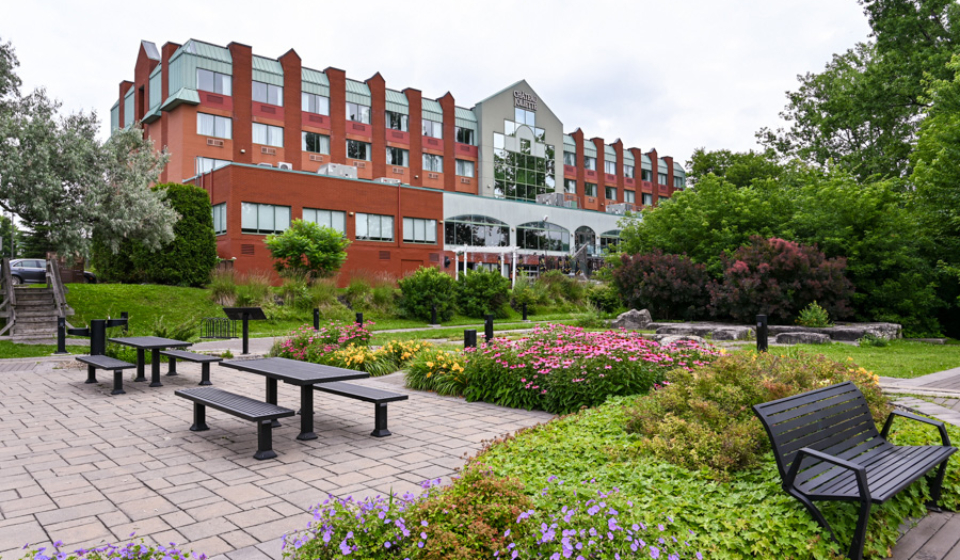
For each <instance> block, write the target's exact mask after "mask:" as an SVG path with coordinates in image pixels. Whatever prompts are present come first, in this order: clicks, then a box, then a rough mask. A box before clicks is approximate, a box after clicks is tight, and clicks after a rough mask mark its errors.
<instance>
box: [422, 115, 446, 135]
mask: <svg viewBox="0 0 960 560" xmlns="http://www.w3.org/2000/svg"><path fill="white" fill-rule="evenodd" d="M423 135H424V136H429V137H431V138H443V123H438V122H436V121H428V120H427V119H423Z"/></svg>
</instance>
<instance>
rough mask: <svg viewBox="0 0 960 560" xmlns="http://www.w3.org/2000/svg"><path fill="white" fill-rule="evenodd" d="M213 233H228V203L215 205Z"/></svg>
mask: <svg viewBox="0 0 960 560" xmlns="http://www.w3.org/2000/svg"><path fill="white" fill-rule="evenodd" d="M213 233H214V234H216V235H221V234H224V233H227V203H226V202H223V203H221V204H217V205H214V207H213Z"/></svg>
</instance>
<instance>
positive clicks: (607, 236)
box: [600, 229, 620, 253]
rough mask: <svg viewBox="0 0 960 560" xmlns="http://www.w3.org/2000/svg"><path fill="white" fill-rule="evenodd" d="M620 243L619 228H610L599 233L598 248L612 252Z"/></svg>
mask: <svg viewBox="0 0 960 560" xmlns="http://www.w3.org/2000/svg"><path fill="white" fill-rule="evenodd" d="M618 245H620V230H619V229H612V230H610V231H605V232H603V233H601V234H600V249H601V250H604V251H608V252H611V253H614V252H616V251H617V250H618Z"/></svg>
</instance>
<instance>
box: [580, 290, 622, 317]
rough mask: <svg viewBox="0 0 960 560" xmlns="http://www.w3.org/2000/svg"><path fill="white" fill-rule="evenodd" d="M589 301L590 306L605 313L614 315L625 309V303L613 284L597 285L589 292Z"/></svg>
mask: <svg viewBox="0 0 960 560" xmlns="http://www.w3.org/2000/svg"><path fill="white" fill-rule="evenodd" d="M587 301H589V302H590V305H592V306H593V307H595V308H597V309H599V310H600V311H603V312H604V313H613V312H614V311H616V310H618V309H620V308H621V307H623V301H622V300H621V299H620V294H619V293H618V292H617V289H616V288H615V287H614V286H612V285H611V284H597V285H594V286H591V287H590V288H589V289H588V290H587Z"/></svg>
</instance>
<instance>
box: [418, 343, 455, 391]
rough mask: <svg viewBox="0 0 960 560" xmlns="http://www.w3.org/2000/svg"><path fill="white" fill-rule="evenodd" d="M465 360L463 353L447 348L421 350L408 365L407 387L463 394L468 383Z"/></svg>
mask: <svg viewBox="0 0 960 560" xmlns="http://www.w3.org/2000/svg"><path fill="white" fill-rule="evenodd" d="M464 361H465V360H464V357H463V355H462V354H456V353H453V352H447V351H446V350H439V349H437V350H428V351H425V352H421V353H420V354H418V355H417V356H416V358H414V360H413V361H412V362H410V364H409V366H408V367H407V377H406V384H407V387H410V388H411V389H418V390H421V391H436V392H437V393H438V394H440V395H461V394H463V389H464V387H466V383H467V378H466V375H465V374H464V367H463V364H464Z"/></svg>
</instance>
